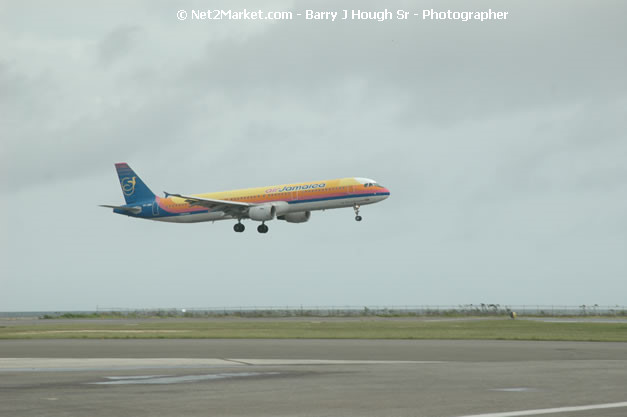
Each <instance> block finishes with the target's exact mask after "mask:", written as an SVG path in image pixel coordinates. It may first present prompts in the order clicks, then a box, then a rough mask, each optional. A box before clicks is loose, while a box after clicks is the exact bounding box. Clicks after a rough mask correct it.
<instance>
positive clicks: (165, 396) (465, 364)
mask: <svg viewBox="0 0 627 417" xmlns="http://www.w3.org/2000/svg"><path fill="white" fill-rule="evenodd" d="M626 386H627V344H626V343H589V342H511V341H439V340H415V341H411V340H398V341H397V340H3V341H0V415H2V416H5V415H6V416H73V415H76V416H86V415H89V416H116V415H133V416H208V415H211V416H391V417H392V416H435V417H438V416H441V417H457V416H470V415H482V416H490V417H493V416H494V417H495V416H500V417H508V416H512V417H513V416H516V415H544V416H577V417H579V416H608V417H610V416H612V417H613V416H615V417H618V416H621V417H624V416H626V415H627V388H625V387H626ZM623 403H624V404H623ZM564 407H584V408H577V409H568V408H564ZM585 407H593V408H591V409H585ZM599 407H609V408H599ZM546 409H553V410H548V411H547V410H546ZM529 410H540V411H529ZM543 410H544V411H543ZM515 412H523V413H525V414H520V413H518V414H516V413H515ZM490 413H501V414H492V415H490ZM529 413H531V414H529Z"/></svg>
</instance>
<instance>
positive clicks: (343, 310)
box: [0, 303, 627, 318]
mask: <svg viewBox="0 0 627 417" xmlns="http://www.w3.org/2000/svg"><path fill="white" fill-rule="evenodd" d="M512 312H515V313H516V314H517V315H518V316H535V317H560V316H562V317H568V316H574V317H582V316H604V317H627V306H620V305H613V306H607V305H605V306H603V305H598V304H592V305H579V306H572V305H529V304H527V305H501V304H485V303H482V304H461V305H415V306H409V305H406V306H378V305H368V306H239V307H233V306H229V307H191V308H189V307H188V308H178V307H170V308H119V307H101V306H98V307H96V310H92V311H38V312H0V317H9V318H11V317H40V318H89V317H94V318H96V317H103V316H111V317H127V318H128V317H137V318H145V317H368V316H373V317H430V316H432V317H458V316H462V317H463V316H503V315H509V314H510V313H512Z"/></svg>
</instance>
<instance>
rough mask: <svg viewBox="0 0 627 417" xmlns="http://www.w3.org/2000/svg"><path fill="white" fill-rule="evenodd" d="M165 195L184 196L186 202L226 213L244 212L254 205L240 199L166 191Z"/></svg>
mask: <svg viewBox="0 0 627 417" xmlns="http://www.w3.org/2000/svg"><path fill="white" fill-rule="evenodd" d="M165 195H166V197H178V198H182V199H184V200H185V202H186V203H188V204H191V205H192V206H202V207H206V208H208V209H209V210H213V211H223V212H224V213H226V214H233V215H238V214H243V213H244V212H246V211H247V210H248V208H249V207H252V206H253V204H249V203H242V202H239V201H228V200H215V199H212V198H202V197H194V196H190V195H183V194H170V193H165Z"/></svg>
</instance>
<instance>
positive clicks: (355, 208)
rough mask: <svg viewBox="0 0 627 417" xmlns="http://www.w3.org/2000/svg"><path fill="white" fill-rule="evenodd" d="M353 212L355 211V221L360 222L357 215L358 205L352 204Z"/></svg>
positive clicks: (359, 217)
mask: <svg viewBox="0 0 627 417" xmlns="http://www.w3.org/2000/svg"><path fill="white" fill-rule="evenodd" d="M353 210H355V220H356V221H358V222H360V221H361V216H360V215H359V204H353Z"/></svg>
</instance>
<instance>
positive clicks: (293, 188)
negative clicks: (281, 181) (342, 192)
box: [266, 182, 327, 194]
mask: <svg viewBox="0 0 627 417" xmlns="http://www.w3.org/2000/svg"><path fill="white" fill-rule="evenodd" d="M326 186H327V184H326V183H324V182H321V183H319V184H307V185H292V186H287V185H286V186H284V187H283V188H268V189H267V190H266V194H270V193H284V192H287V191H298V190H311V189H314V188H324V187H326Z"/></svg>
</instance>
